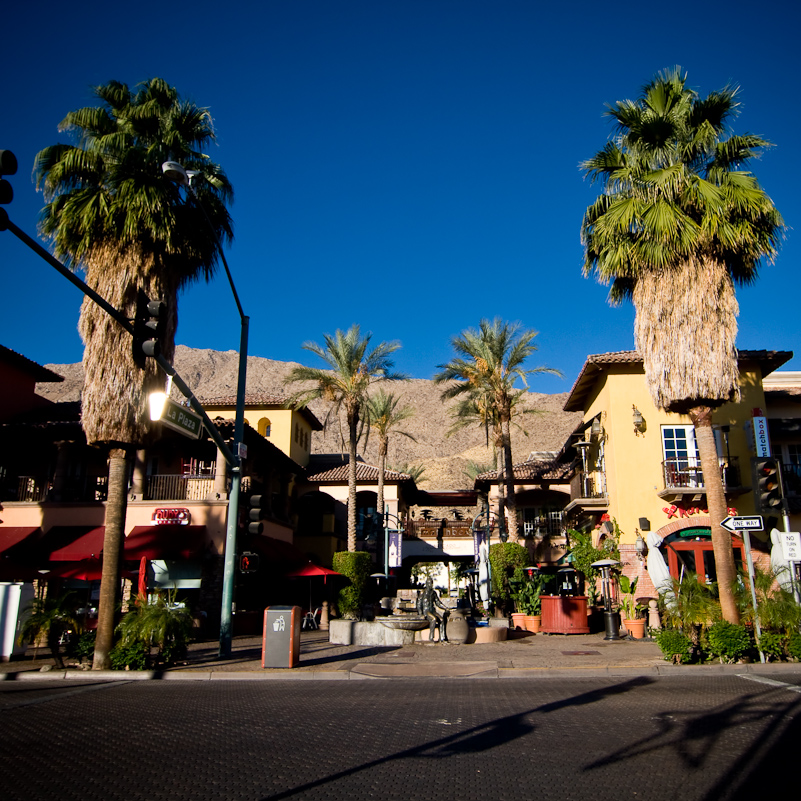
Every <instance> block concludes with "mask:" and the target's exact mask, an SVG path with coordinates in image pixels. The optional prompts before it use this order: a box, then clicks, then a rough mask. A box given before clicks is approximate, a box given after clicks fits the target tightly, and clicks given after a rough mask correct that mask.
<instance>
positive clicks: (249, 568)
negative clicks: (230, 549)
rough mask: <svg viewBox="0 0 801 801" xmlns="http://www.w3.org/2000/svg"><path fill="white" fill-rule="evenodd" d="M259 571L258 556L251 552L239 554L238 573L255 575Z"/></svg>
mask: <svg viewBox="0 0 801 801" xmlns="http://www.w3.org/2000/svg"><path fill="white" fill-rule="evenodd" d="M258 569H259V555H258V554H257V553H253V552H252V551H243V552H242V553H241V554H239V572H240V573H255V572H256V571H257V570H258Z"/></svg>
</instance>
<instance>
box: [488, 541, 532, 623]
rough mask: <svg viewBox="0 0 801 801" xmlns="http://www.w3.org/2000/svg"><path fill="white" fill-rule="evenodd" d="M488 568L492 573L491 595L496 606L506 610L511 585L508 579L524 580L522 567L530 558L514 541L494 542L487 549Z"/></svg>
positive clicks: (510, 593) (524, 549)
mask: <svg viewBox="0 0 801 801" xmlns="http://www.w3.org/2000/svg"><path fill="white" fill-rule="evenodd" d="M489 560H490V568H491V573H492V597H493V599H494V601H495V603H496V604H498V606H500V607H503V608H504V609H505V610H506V611H508V609H507V607H508V606H509V603H510V600H511V596H512V585H511V584H510V581H514V582H522V581H524V580H525V575H524V574H523V568H524V567H527V566H528V565H529V564H530V562H531V559H530V557H529V553H528V550H527V549H526V548H524V547H523V546H522V545H518V544H517V543H516V542H496V543H495V544H494V545H490V549H489Z"/></svg>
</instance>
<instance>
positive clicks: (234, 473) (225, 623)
mask: <svg viewBox="0 0 801 801" xmlns="http://www.w3.org/2000/svg"><path fill="white" fill-rule="evenodd" d="M161 169H162V171H163V172H164V175H165V176H166V177H167V178H169V179H170V180H171V181H174V182H175V183H176V184H178V186H183V187H184V189H186V191H187V193H188V194H189V195H191V196H192V199H193V200H194V201H195V204H196V205H197V207H198V208H199V209H200V211H201V212H202V213H203V216H204V217H205V218H206V222H207V223H208V225H209V228H210V229H211V232H212V235H213V236H214V239H215V242H216V243H217V250H218V252H219V254H220V258H221V259H222V263H223V265H224V266H225V274H226V275H227V276H228V283H229V284H230V285H231V292H233V295H234V300H235V301H236V307H237V309H238V310H239V318H240V321H241V334H240V340H239V377H238V380H237V389H236V418H235V422H234V449H233V450H234V453H233V461H231V462H230V468H231V494H230V496H229V498H228V519H227V525H226V533H225V556H224V560H225V561H224V568H223V589H222V603H221V606H220V651H219V657H220V659H227V658H228V657H229V656H230V655H231V637H232V634H233V625H232V620H231V617H232V614H231V613H232V609H233V602H234V575H235V568H236V565H235V562H236V534H237V525H238V520H239V488H240V485H241V483H242V459H243V457H244V456H245V452H244V445H243V443H242V439H243V436H244V432H245V387H246V385H247V361H248V327H249V325H250V318H249V317H248V316H247V315H246V314H245V312H244V311H243V310H242V304H241V303H240V302H239V295H238V294H237V291H236V286H234V279H233V277H232V276H231V270H230V269H229V267H228V262H227V261H226V258H225V253H224V252H223V248H222V243H221V242H220V239H219V237H218V236H217V231H216V229H215V228H214V226H213V225H212V223H211V220H210V219H209V216H208V214H206V210H205V209H204V208H203V204H202V203H201V202H200V199H199V198H198V196H197V195H196V194H195V190H194V189H193V188H192V180H193V179H194V178H195V177H196V176H198V175H199V174H200V173H197V172H194V171H193V170H185V169H184V168H183V167H182V166H181V165H180V164H178V163H177V162H174V161H165V162H164V163H163V164H162V165H161Z"/></svg>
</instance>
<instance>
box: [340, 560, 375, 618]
mask: <svg viewBox="0 0 801 801" xmlns="http://www.w3.org/2000/svg"><path fill="white" fill-rule="evenodd" d="M333 564H334V570H336V571H337V573H341V574H342V575H343V576H345V577H346V578H348V579H350V586H349V587H344V588H343V589H341V590H340V591H339V595H338V596H337V608H338V609H339V613H340V614H341V615H342V617H346V618H356V619H358V618H360V617H361V611H362V603H363V599H364V587H365V584H366V583H367V579H368V577H369V576H370V569H371V566H372V561H371V559H370V554H369V553H367V551H356V552H353V551H340V552H339V553H335V554H334V561H333Z"/></svg>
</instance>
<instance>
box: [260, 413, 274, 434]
mask: <svg viewBox="0 0 801 801" xmlns="http://www.w3.org/2000/svg"><path fill="white" fill-rule="evenodd" d="M271 428H272V425H271V423H270V418H269V417H262V418H261V420H259V424H258V428H257V431H258V432H259V434H261V435H262V436H263V437H269V436H270V430H271Z"/></svg>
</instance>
